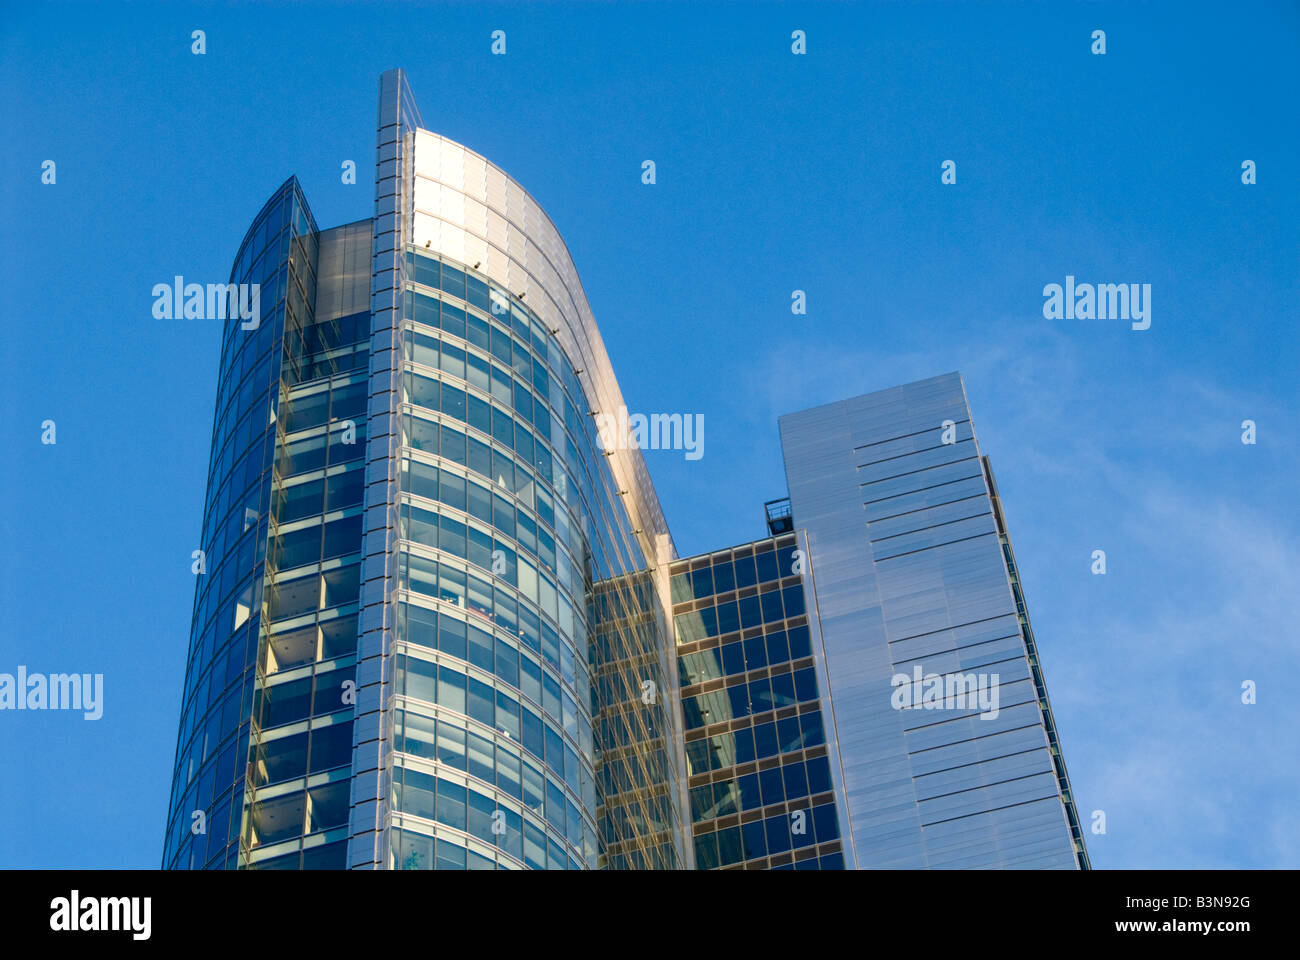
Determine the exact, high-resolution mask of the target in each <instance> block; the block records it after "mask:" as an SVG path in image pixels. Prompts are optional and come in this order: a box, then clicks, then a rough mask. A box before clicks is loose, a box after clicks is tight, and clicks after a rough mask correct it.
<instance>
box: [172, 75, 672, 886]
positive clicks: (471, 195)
mask: <svg viewBox="0 0 1300 960" xmlns="http://www.w3.org/2000/svg"><path fill="white" fill-rule="evenodd" d="M375 182H376V209H375V215H374V217H373V219H371V220H367V221H361V222H359V223H357V224H351V225H348V226H345V227H340V228H336V229H334V230H326V231H320V230H318V229H317V228H316V226H315V223H314V221H313V220H312V216H311V213H310V210H309V208H308V206H307V202H306V200H305V198H304V197H303V196H302V192H301V189H300V188H299V186H298V184H297V181H296V180H292V179H291V180H290V181H289V182H287V183H286V184H285V185H284V186H283V187H282V188H281V189H280V190H279V191H277V193H276V194H275V196H273V197H272V198H271V200H269V201H268V202H267V204H266V207H265V209H264V210H263V211H262V213H260V214H259V215H258V217H257V218H256V219H255V221H254V224H253V227H252V228H251V229H250V230H249V234H248V237H247V239H246V240H245V242H244V244H242V245H241V248H240V253H239V255H238V257H237V258H236V265H235V267H234V269H233V270H232V276H231V280H232V282H241V281H243V280H246V279H249V278H261V279H262V282H263V291H264V292H263V295H262V305H263V311H264V313H265V314H266V317H267V319H266V320H265V321H264V322H263V324H262V326H261V328H260V330H259V331H256V332H250V331H248V330H245V329H243V327H242V326H241V325H240V324H239V323H238V322H237V321H235V322H230V323H229V324H228V328H227V330H226V332H225V344H224V347H223V353H222V361H221V391H220V394H219V398H218V411H217V422H218V427H217V430H216V431H215V435H214V443H213V467H212V470H211V477H210V480H209V493H210V498H209V505H208V508H207V511H206V515H207V518H206V519H205V526H204V541H203V542H204V545H205V552H206V555H207V556H209V557H211V558H212V560H211V562H210V563H209V564H208V565H207V566H206V569H205V570H204V571H203V572H202V573H201V574H200V576H199V578H198V589H197V592H196V605H195V616H194V639H193V640H192V642H191V655H190V658H189V664H188V667H187V673H186V700H185V707H184V710H183V714H182V721H181V730H180V736H179V742H178V750H177V762H176V769H175V774H174V781H173V795H172V800H171V805H170V816H169V823H168V833H167V839H166V844H165V850H164V861H163V862H164V866H167V867H175V868H204V867H206V868H250V869H300V868H304V869H306V868H344V867H351V868H362V869H365V868H378V869H432V868H443V869H484V868H486V869H516V868H519V869H522V868H546V869H586V868H598V867H605V868H645V869H655V868H658V869H672V868H684V867H689V866H691V864H692V848H691V846H690V843H689V840H688V836H687V833H686V827H685V819H684V817H685V815H684V813H683V811H684V809H685V806H686V794H685V789H686V788H685V780H684V777H683V776H682V773H681V772H682V771H683V769H684V762H683V759H682V752H681V751H682V737H681V726H680V718H679V713H678V700H677V685H676V678H677V671H676V661H675V657H674V655H673V651H672V643H671V628H670V626H669V624H670V619H669V611H668V582H667V574H666V570H665V569H664V568H663V566H662V563H663V561H666V560H668V559H671V558H672V557H673V556H674V551H673V545H672V541H671V539H670V537H669V535H668V530H667V526H666V524H665V523H664V519H663V515H662V512H661V510H660V508H659V504H658V500H657V498H656V496H655V493H654V489H653V487H652V486H651V485H650V482H649V475H648V473H647V471H646V468H645V464H644V462H643V461H642V458H641V454H640V452H639V451H637V450H617V451H611V452H610V453H609V454H608V455H606V454H605V453H604V452H603V451H601V449H600V448H599V446H598V444H597V436H596V432H595V428H594V426H593V414H594V412H596V411H599V410H601V409H616V408H618V407H619V406H620V405H622V397H621V395H620V393H619V390H618V385H617V382H616V381H615V379H614V376H613V372H612V369H611V367H610V363H609V360H608V357H607V356H606V354H605V351H604V347H603V345H602V343H601V340H600V335H599V332H598V330H597V329H596V326H595V322H594V320H593V318H592V316H591V312H590V309H589V308H588V306H587V303H586V298H585V295H584V294H583V291H582V286H581V283H580V282H579V281H578V278H577V273H576V270H575V269H574V267H573V264H572V262H571V261H570V259H569V257H568V254H567V252H566V251H565V248H564V244H563V241H562V240H561V239H560V237H559V234H558V233H557V232H556V230H555V228H554V227H553V226H552V225H551V222H550V220H549V219H548V218H547V217H546V215H545V213H544V212H543V211H542V210H541V208H540V207H538V206H537V204H536V202H535V201H534V200H533V199H532V198H531V197H530V196H529V195H528V194H527V193H526V192H525V191H524V190H523V189H522V188H521V187H520V186H519V185H518V184H516V183H515V182H514V181H513V180H511V179H510V178H509V177H508V176H507V175H506V174H505V173H504V172H502V171H501V170H500V169H499V168H497V167H495V166H493V165H492V164H490V163H488V162H487V161H486V160H484V159H483V158H482V157H479V156H478V155H476V154H474V153H472V152H471V151H469V150H467V149H465V148H464V147H462V146H460V145H458V144H454V143H452V142H450V141H448V140H445V139H444V138H441V137H439V136H437V135H436V134H433V133H430V132H428V131H426V130H423V129H422V128H421V126H420V118H419V113H418V110H417V109H416V107H415V104H414V100H413V98H412V97H411V94H410V91H409V89H408V88H407V86H406V83H405V79H404V77H403V75H402V74H401V72H400V71H391V72H389V73H386V74H385V75H384V76H383V77H382V78H381V82H380V103H379V123H378V155H377V161H376V176H375ZM266 291H275V296H274V297H272V296H268V294H267V292H266ZM245 451H247V452H245ZM647 691H649V692H650V695H649V696H647Z"/></svg>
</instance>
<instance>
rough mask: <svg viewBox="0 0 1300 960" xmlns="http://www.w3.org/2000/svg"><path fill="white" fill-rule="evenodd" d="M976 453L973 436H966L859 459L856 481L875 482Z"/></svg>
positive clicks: (965, 457) (917, 471)
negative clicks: (882, 456)
mask: <svg viewBox="0 0 1300 960" xmlns="http://www.w3.org/2000/svg"><path fill="white" fill-rule="evenodd" d="M977 453H978V450H977V449H976V447H975V440H974V438H968V439H966V440H959V441H957V442H956V443H936V444H934V445H933V446H930V447H927V448H925V449H924V450H916V451H913V452H911V453H904V454H900V455H899V456H896V457H890V458H889V459H887V460H875V461H871V462H867V461H862V460H860V461H859V462H858V463H857V470H858V482H859V483H875V482H877V481H879V480H889V479H891V478H893V477H903V476H908V475H909V474H914V473H919V472H920V471H922V470H926V469H928V468H930V467H937V466H941V465H943V464H945V463H955V462H956V461H958V460H965V459H967V458H968V457H972V456H976V455H977Z"/></svg>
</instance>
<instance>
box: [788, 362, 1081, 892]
mask: <svg viewBox="0 0 1300 960" xmlns="http://www.w3.org/2000/svg"><path fill="white" fill-rule="evenodd" d="M780 430H781V445H782V449H783V451H784V454H785V469H786V479H787V482H788V484H789V492H790V510H791V514H792V517H793V522H794V526H795V529H796V530H797V531H798V534H799V537H800V547H801V549H803V550H804V551H806V553H807V559H808V570H809V572H808V574H807V576H806V577H805V586H806V591H805V592H806V594H807V597H808V607H809V617H810V619H811V620H812V621H813V630H814V634H815V635H816V636H818V637H819V638H820V642H821V653H822V668H823V669H822V675H821V678H820V679H821V680H822V682H823V701H822V709H823V711H824V712H825V713H826V714H827V715H829V716H830V717H832V723H833V726H834V728H835V736H834V737H833V738H832V739H831V744H832V765H831V766H832V771H833V776H834V779H835V780H836V793H837V797H838V798H839V800H840V807H839V809H840V815H841V826H842V829H843V833H844V836H845V844H846V847H847V851H846V853H847V856H848V857H849V858H850V862H851V863H854V864H855V865H856V866H858V867H861V868H873V867H1044V868H1045V867H1066V868H1075V867H1087V865H1088V860H1087V852H1086V849H1085V847H1084V844H1083V835H1082V832H1081V830H1080V827H1079V822H1078V816H1077V813H1076V811H1075V808H1074V800H1073V796H1072V793H1071V791H1070V783H1069V778H1068V777H1067V775H1066V770H1065V762H1064V759H1063V758H1062V756H1061V751H1060V745H1059V742H1058V740H1057V735H1056V725H1055V721H1054V719H1053V717H1052V710H1051V706H1050V704H1049V703H1048V699H1047V688H1046V686H1045V684H1044V682H1043V676H1042V670H1041V668H1040V666H1039V662H1038V652H1037V648H1036V646H1035V643H1034V636H1033V631H1032V630H1031V629H1030V626H1029V617H1028V613H1027V611H1026V608H1025V602H1024V597H1023V596H1022V594H1021V590H1020V581H1019V575H1018V572H1017V569H1016V564H1015V557H1014V555H1013V553H1012V551H1011V543H1010V541H1009V540H1008V538H1007V533H1006V527H1005V523H1004V521H1003V517H1002V509H1001V504H1000V501H999V498H998V495H997V486H996V485H995V483H994V481H993V473H992V470H991V469H990V467H989V464H988V461H987V459H986V458H984V457H983V456H982V455H981V454H980V449H979V443H978V440H977V439H976V436H975V428H974V423H973V421H972V419H971V415H970V408H969V406H968V405H967V402H966V391H965V385H964V384H963V382H962V379H961V377H960V376H959V375H958V374H955V373H952V374H947V375H944V376H940V377H934V378H932V379H929V380H923V381H920V382H919V383H912V384H908V385H906V386H901V387H894V388H892V389H888V390H881V391H879V392H876V393H871V394H867V395H865V396H861V397H855V398H853V399H849V400H842V401H840V402H838V403H831V404H827V405H825V406H821V407H816V408H814V409H811V410H805V411H803V412H801V413H793V414H788V415H786V416H784V417H782V418H781V419H780ZM977 691H982V695H979V693H978V692H977Z"/></svg>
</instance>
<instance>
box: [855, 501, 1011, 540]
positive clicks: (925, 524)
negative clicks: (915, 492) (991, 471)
mask: <svg viewBox="0 0 1300 960" xmlns="http://www.w3.org/2000/svg"><path fill="white" fill-rule="evenodd" d="M992 514H993V507H992V505H991V504H990V503H989V498H988V497H985V496H982V495H980V494H975V495H974V496H970V497H967V498H965V499H964V500H958V501H956V502H953V503H945V504H941V505H938V506H932V507H929V506H927V507H921V508H919V509H916V510H912V511H911V512H908V513H901V514H898V515H896V516H893V517H890V518H889V519H887V520H877V521H875V522H874V523H872V522H868V523H867V536H868V537H870V538H871V540H872V541H873V542H878V541H881V540H886V539H888V538H889V537H896V536H899V535H901V534H904V533H913V532H915V531H918V530H926V529H928V528H930V527H939V526H942V525H944V524H948V523H954V522H956V521H958V520H969V519H970V518H971V517H982V516H992Z"/></svg>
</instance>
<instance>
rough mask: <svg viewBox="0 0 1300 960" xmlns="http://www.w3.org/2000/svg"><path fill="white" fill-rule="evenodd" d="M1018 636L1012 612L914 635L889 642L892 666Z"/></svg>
mask: <svg viewBox="0 0 1300 960" xmlns="http://www.w3.org/2000/svg"><path fill="white" fill-rule="evenodd" d="M1009 636H1015V637H1016V638H1019V636H1020V621H1019V620H1018V619H1017V618H1016V615H1015V614H1014V613H1008V614H1005V615H1003V616H1000V617H993V618H991V619H988V620H978V621H976V622H974V623H963V624H959V625H957V626H954V627H948V628H945V629H943V630H937V631H935V632H933V633H925V634H917V635H914V636H910V637H901V638H899V639H897V640H892V641H890V643H891V646H890V650H891V651H892V654H891V655H892V656H893V658H894V662H895V663H901V662H904V661H907V660H914V659H916V658H918V657H923V656H925V655H926V654H929V653H938V652H941V651H944V650H952V649H962V648H964V647H977V646H979V645H981V644H985V643H989V642H991V641H994V640H1001V639H1003V638H1004V637H1009Z"/></svg>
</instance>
